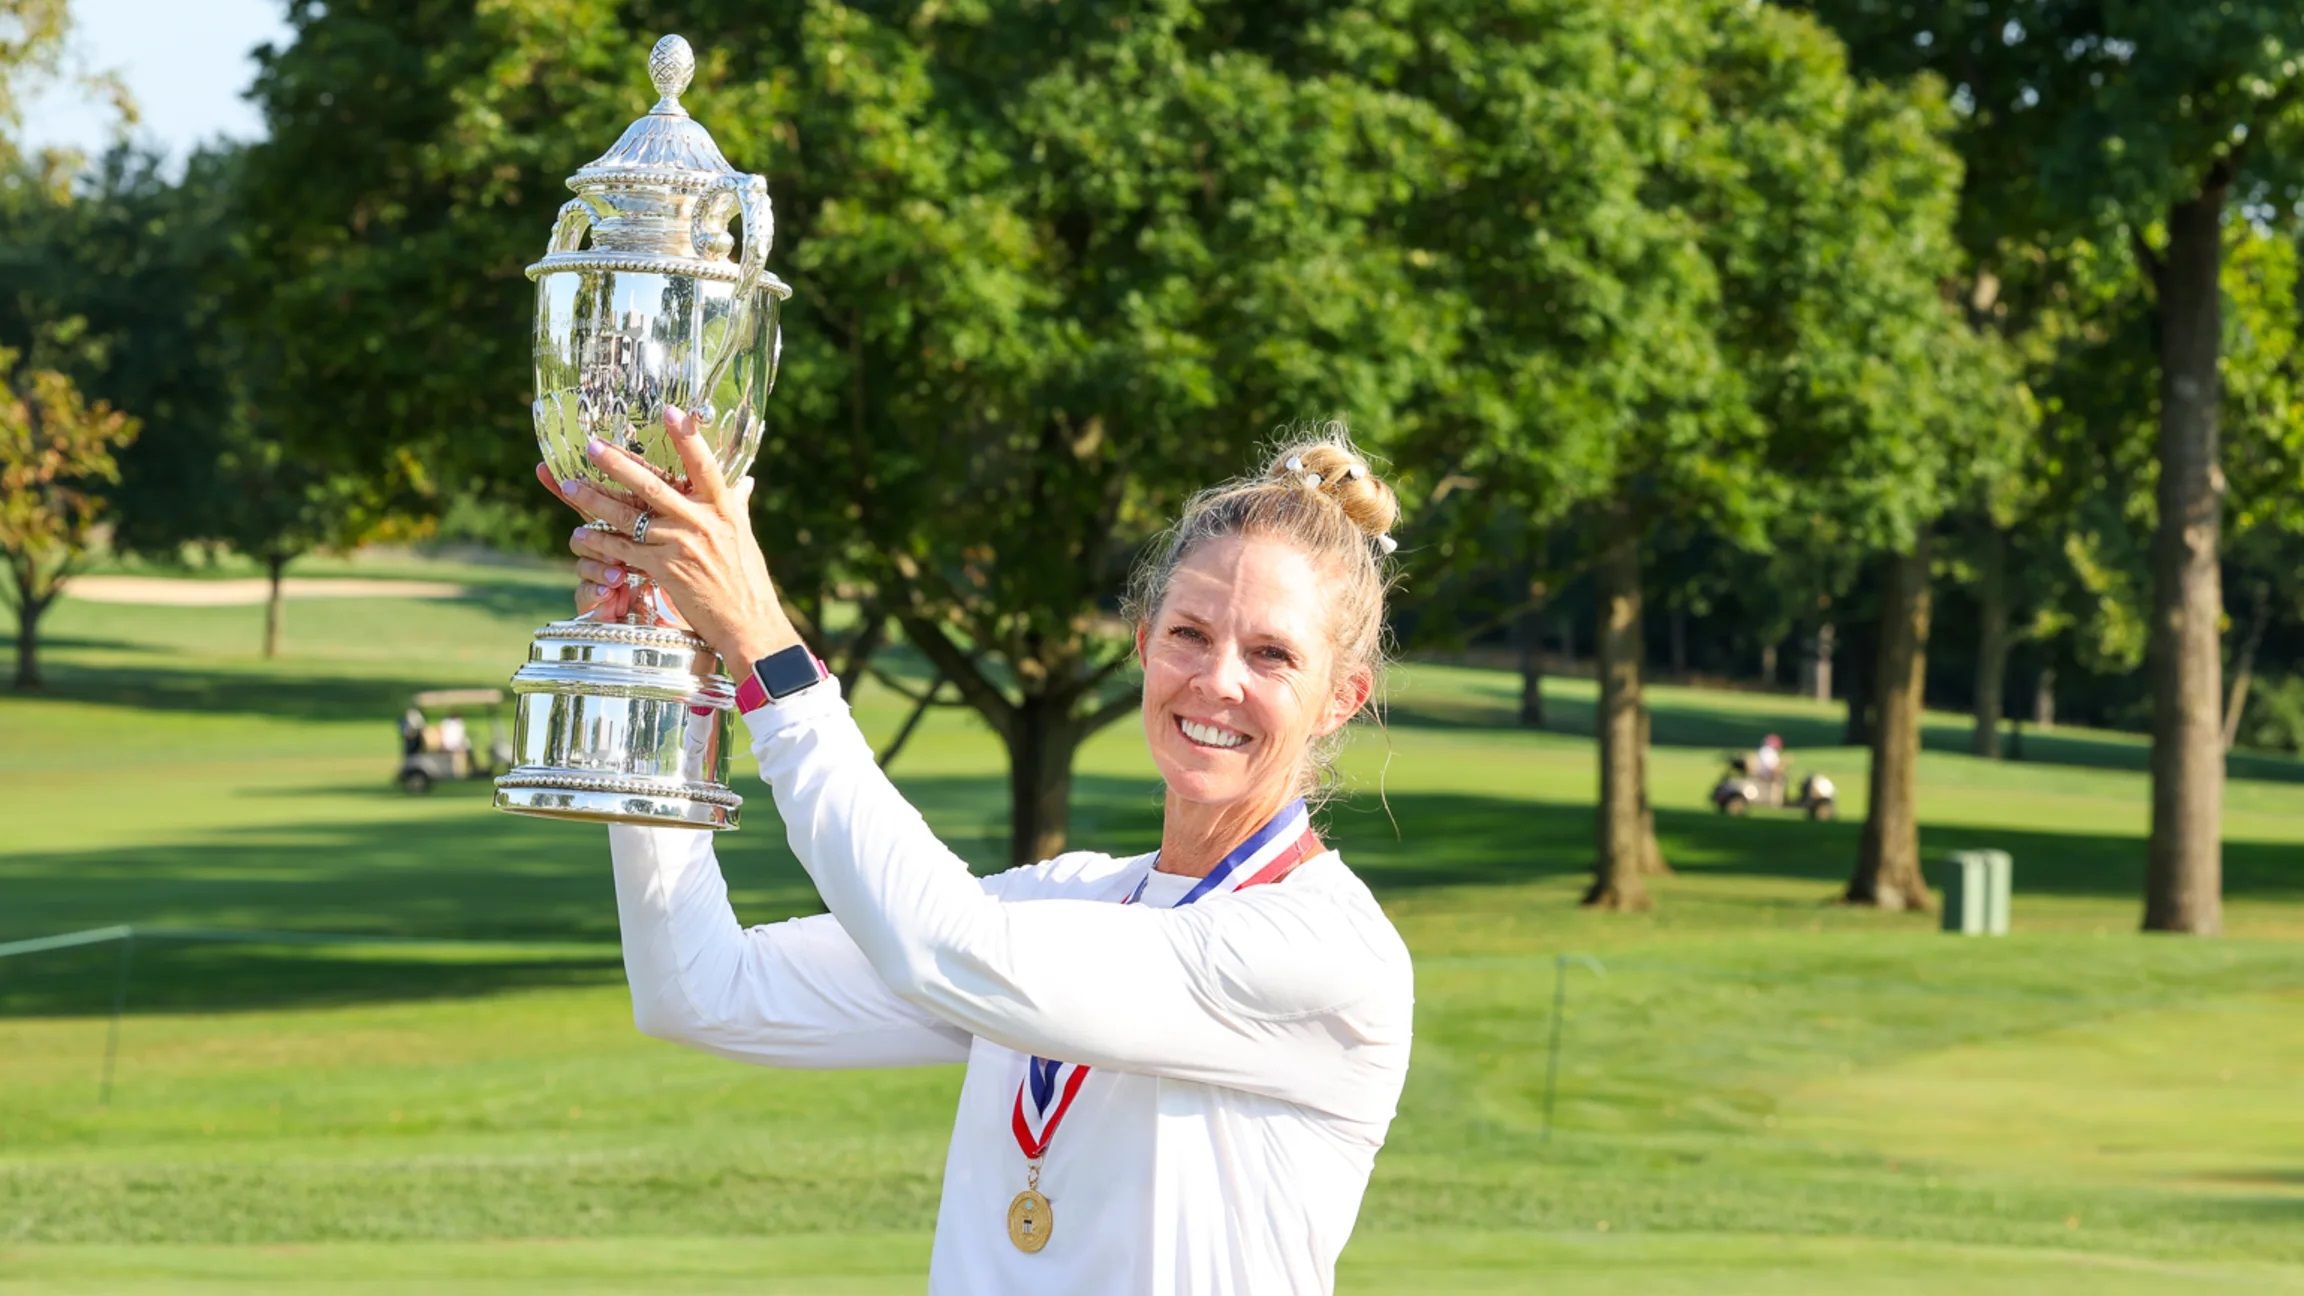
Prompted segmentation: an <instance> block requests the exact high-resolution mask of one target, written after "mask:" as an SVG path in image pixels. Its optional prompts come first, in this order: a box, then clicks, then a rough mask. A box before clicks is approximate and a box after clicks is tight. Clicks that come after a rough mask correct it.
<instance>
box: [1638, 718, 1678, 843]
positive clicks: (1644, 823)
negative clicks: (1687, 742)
mask: <svg viewBox="0 0 2304 1296" xmlns="http://www.w3.org/2000/svg"><path fill="white" fill-rule="evenodd" d="M1654 716H1655V713H1654V712H1652V711H1650V710H1649V709H1648V700H1647V698H1645V697H1643V698H1641V699H1640V764H1639V770H1640V873H1641V876H1643V877H1661V876H1664V875H1666V874H1669V873H1670V872H1671V871H1672V866H1671V865H1670V864H1667V863H1665V862H1664V847H1663V846H1662V845H1661V844H1659V843H1658V842H1657V840H1656V807H1655V806H1654V805H1653V804H1651V803H1650V802H1649V800H1648V753H1649V752H1650V751H1651V750H1653V749H1654V744H1653V743H1652V742H1651V741H1650V739H1649V733H1650V729H1651V726H1650V723H1649V722H1650V721H1651V720H1652V719H1653V718H1654Z"/></svg>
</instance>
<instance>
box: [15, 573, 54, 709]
mask: <svg viewBox="0 0 2304 1296" xmlns="http://www.w3.org/2000/svg"><path fill="white" fill-rule="evenodd" d="M47 610H48V600H47V599H44V598H37V597H35V596H34V595H33V593H32V591H31V589H30V587H28V586H26V585H23V584H21V583H20V584H18V585H17V587H16V688H17V690H18V691H20V692H24V693H32V692H37V691H38V690H39V689H40V614H41V613H42V612H45V611H47Z"/></svg>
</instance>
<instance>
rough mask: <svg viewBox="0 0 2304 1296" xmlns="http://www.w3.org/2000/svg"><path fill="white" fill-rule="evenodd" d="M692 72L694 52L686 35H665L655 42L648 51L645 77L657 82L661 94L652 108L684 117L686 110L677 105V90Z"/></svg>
mask: <svg viewBox="0 0 2304 1296" xmlns="http://www.w3.org/2000/svg"><path fill="white" fill-rule="evenodd" d="M695 75H696V51H695V50H692V49H690V48H689V47H688V42H687V40H686V39H685V38H683V37H680V36H667V37H665V38H664V39H662V40H660V41H658V42H656V48H654V49H652V50H650V51H648V79H649V80H651V81H653V82H655V83H656V93H657V94H659V95H661V96H663V97H662V98H661V99H659V100H657V102H656V107H655V109H654V110H653V111H656V112H660V113H662V112H672V113H679V114H680V115H681V116H686V115H687V110H686V109H684V108H682V107H681V106H680V92H681V91H683V90H686V89H687V88H688V82H689V81H690V80H691V79H693V78H694V77H695Z"/></svg>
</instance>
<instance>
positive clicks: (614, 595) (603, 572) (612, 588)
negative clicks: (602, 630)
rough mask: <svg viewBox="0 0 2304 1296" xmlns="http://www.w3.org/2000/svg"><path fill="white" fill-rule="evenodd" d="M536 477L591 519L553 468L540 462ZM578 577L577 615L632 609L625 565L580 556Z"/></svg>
mask: <svg viewBox="0 0 2304 1296" xmlns="http://www.w3.org/2000/svg"><path fill="white" fill-rule="evenodd" d="M536 480H537V481H540V482H542V483H544V489H546V490H548V491H550V492H552V495H553V497H554V498H555V499H558V500H560V501H561V502H562V503H564V504H567V505H568V507H570V508H573V509H576V512H577V513H578V514H579V515H581V516H582V517H584V518H585V519H586V520H587V521H589V520H590V519H591V515H590V514H588V513H585V512H584V510H583V509H581V508H577V507H576V504H575V502H574V501H573V500H571V499H570V498H569V492H568V491H567V490H565V489H563V488H562V486H561V484H560V483H559V482H557V481H555V480H553V477H552V470H551V469H550V468H548V467H546V466H545V465H543V464H541V463H539V464H537V465H536ZM576 580H577V584H576V615H578V616H585V615H588V614H589V613H591V612H593V611H594V610H595V609H597V610H598V612H599V614H600V615H599V616H597V617H595V618H594V620H598V621H621V620H623V619H624V618H625V616H627V615H628V614H630V612H631V611H632V585H631V583H630V582H629V581H628V580H627V579H626V578H625V571H624V569H623V568H622V567H620V566H618V565H616V564H614V563H608V562H602V561H600V560H599V559H597V558H579V559H577V560H576Z"/></svg>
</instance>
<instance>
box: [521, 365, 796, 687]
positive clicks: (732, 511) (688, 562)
mask: <svg viewBox="0 0 2304 1296" xmlns="http://www.w3.org/2000/svg"><path fill="white" fill-rule="evenodd" d="M664 429H665V431H666V432H668V433H670V434H671V438H672V445H673V448H674V449H676V450H677V451H679V453H680V461H681V463H682V465H683V466H685V467H686V469H687V475H688V484H687V493H685V494H683V493H682V492H681V491H680V490H679V489H678V488H675V487H674V486H672V485H671V484H670V483H668V482H666V481H665V480H664V479H663V478H662V477H660V476H658V475H657V473H656V470H655V469H653V468H651V467H649V466H648V464H647V463H645V462H644V461H642V460H640V459H638V458H635V457H634V456H632V455H631V454H629V453H627V452H625V451H624V450H622V449H619V448H618V447H616V446H612V445H609V444H607V443H606V442H603V441H600V440H597V439H595V440H594V441H592V443H591V444H590V445H589V446H588V447H587V453H589V454H590V455H591V457H592V462H593V463H594V464H595V465H597V466H598V467H599V469H600V471H601V472H602V473H603V474H604V475H606V476H607V477H608V479H609V480H611V481H613V482H616V483H617V484H618V485H620V486H623V487H624V488H625V489H624V490H622V491H611V490H605V489H602V488H601V487H598V486H592V485H589V484H586V483H584V482H573V483H567V484H565V485H564V486H563V488H562V489H561V491H560V494H561V496H562V498H564V499H566V500H567V501H568V502H569V503H570V504H572V505H574V506H575V507H576V509H577V510H578V511H579V512H582V513H583V514H585V515H586V516H587V517H596V518H599V519H601V520H602V521H604V522H606V523H608V524H609V525H610V526H613V527H615V528H616V531H617V532H622V533H623V534H617V533H616V532H608V531H600V530H596V529H594V528H591V527H583V528H579V529H578V530H577V531H576V533H575V534H574V535H573V536H572V537H570V539H569V542H568V548H569V549H570V550H571V551H572V552H574V553H575V555H576V556H577V558H578V559H579V562H578V564H577V572H578V574H579V575H582V576H583V577H584V579H585V580H586V582H587V583H589V584H592V585H594V586H604V587H606V588H607V590H608V591H609V593H608V594H606V595H604V596H602V597H603V600H604V601H612V600H613V599H614V598H615V596H616V593H617V592H619V591H626V586H627V585H628V580H627V579H623V578H621V574H622V573H629V572H634V571H637V572H640V573H642V574H643V575H645V576H647V577H648V578H649V579H650V580H652V581H654V582H655V583H656V584H657V585H658V586H659V587H661V588H662V589H663V591H664V592H665V593H666V594H668V595H670V596H671V599H672V603H673V606H675V607H676V608H678V609H679V611H680V613H681V615H683V616H685V617H686V618H687V619H688V624H689V625H690V626H692V627H694V628H695V631H696V633H697V634H699V635H701V636H703V638H704V640H705V642H707V643H709V644H711V645H712V647H713V649H714V650H715V651H716V652H718V653H719V654H720V658H721V660H722V661H723V662H726V663H728V664H729V666H730V668H731V669H733V670H737V671H744V670H748V669H750V667H751V664H752V663H753V662H755V661H757V660H759V659H760V658H762V657H765V656H767V655H769V654H770V653H772V652H775V651H777V650H778V649H781V648H785V647H788V646H790V645H792V644H796V643H799V642H800V635H799V633H798V632H797V631H796V630H794V629H793V627H792V622H791V619H790V618H788V617H786V616H785V615H784V608H783V605H782V604H781V603H779V602H778V601H777V598H776V587H775V586H774V584H773V583H771V582H770V580H769V579H768V562H767V559H766V558H765V557H764V556H763V555H762V554H761V552H760V542H759V541H758V540H757V539H755V538H754V536H753V534H752V517H751V512H750V509H749V508H748V507H747V506H748V505H749V503H750V501H751V498H752V479H751V478H749V477H747V478H745V479H744V480H743V481H741V482H739V483H737V484H736V485H735V486H733V487H731V486H729V485H728V484H727V483H726V482H724V481H722V480H721V477H720V465H719V463H718V462H717V461H716V460H715V459H714V458H713V456H712V450H711V447H710V446H708V445H707V444H706V443H705V441H704V438H703V437H702V436H701V435H699V434H698V433H697V431H696V425H695V420H694V419H693V418H692V417H691V416H690V415H689V414H688V413H687V412H686V411H684V410H678V409H668V410H666V411H665V413H664ZM643 510H645V511H646V512H647V514H648V528H647V531H646V534H645V535H644V536H642V538H641V539H640V540H638V541H635V540H633V539H632V538H631V536H632V531H633V524H634V522H635V521H636V520H637V519H638V517H639V515H640V513H641V512H642V511H643ZM586 563H591V564H596V565H597V566H596V567H593V566H586V565H585V564H586ZM625 597H626V600H627V603H628V602H629V593H628V591H627V592H626V594H625Z"/></svg>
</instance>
